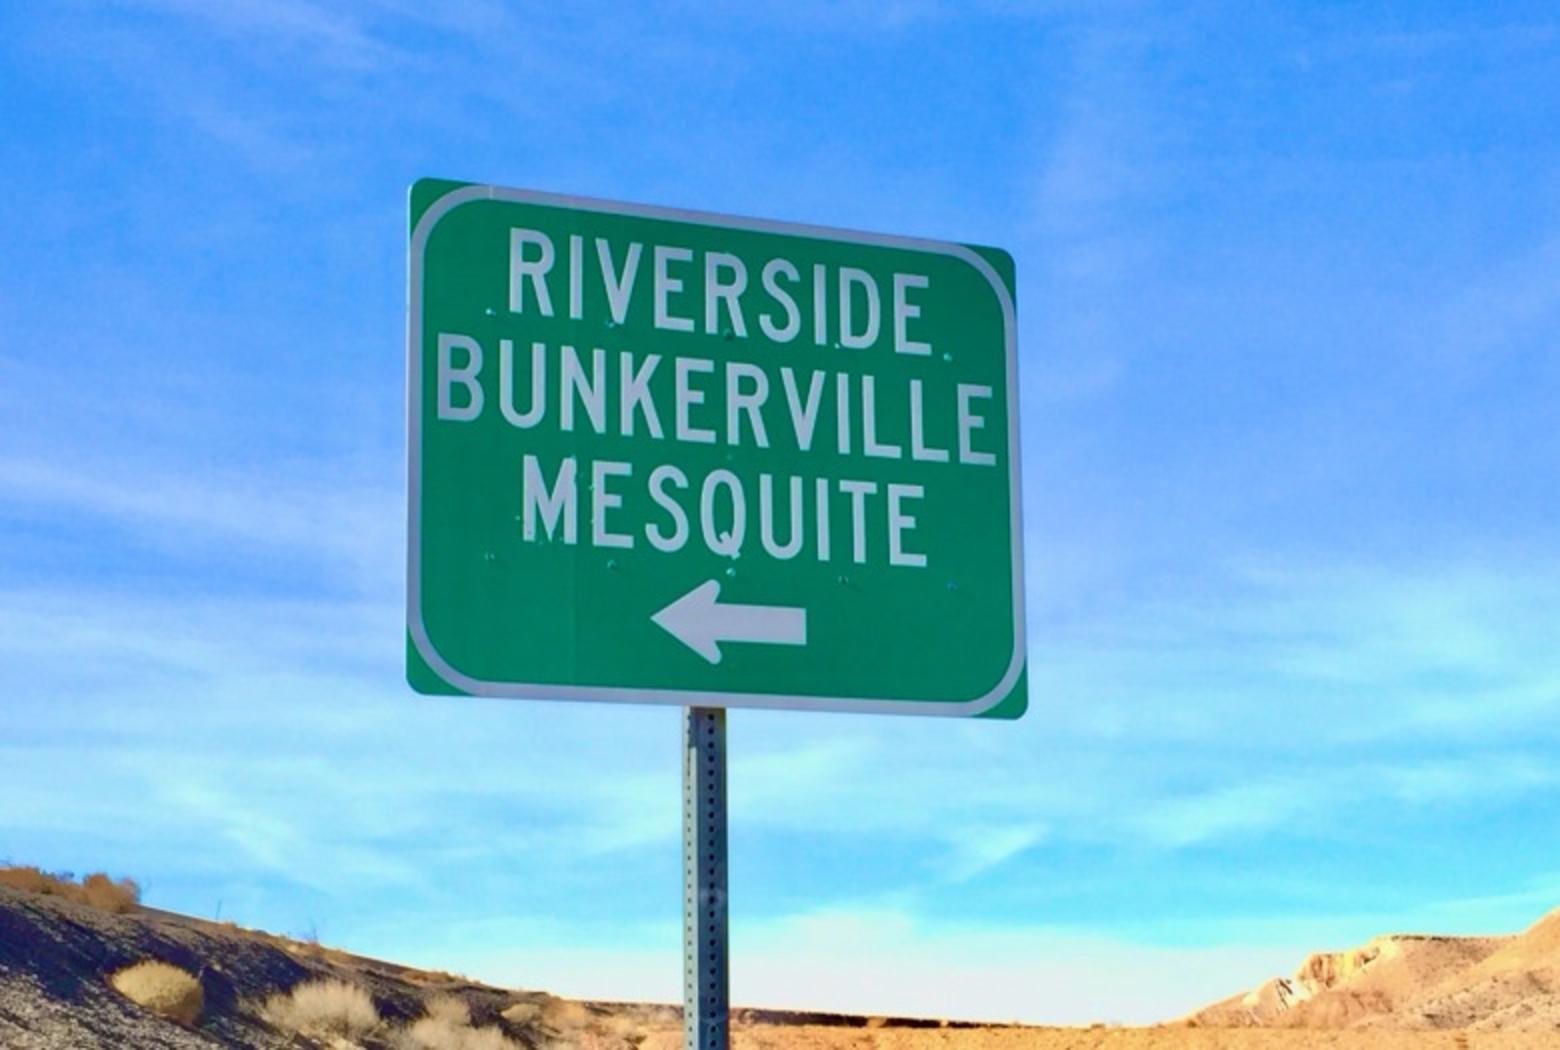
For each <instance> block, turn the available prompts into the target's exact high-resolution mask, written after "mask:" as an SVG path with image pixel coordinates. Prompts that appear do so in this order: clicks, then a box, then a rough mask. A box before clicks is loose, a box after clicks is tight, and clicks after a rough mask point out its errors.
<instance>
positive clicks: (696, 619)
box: [650, 580, 807, 664]
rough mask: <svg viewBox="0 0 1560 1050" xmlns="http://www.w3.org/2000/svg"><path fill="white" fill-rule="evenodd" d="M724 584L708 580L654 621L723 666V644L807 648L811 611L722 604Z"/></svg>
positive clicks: (679, 599)
mask: <svg viewBox="0 0 1560 1050" xmlns="http://www.w3.org/2000/svg"><path fill="white" fill-rule="evenodd" d="M719 598H720V582H719V581H717V580H706V581H705V582H704V583H701V584H699V585H698V586H697V587H695V588H694V589H693V590H691V591H689V592H688V593H687V594H685V595H683V596H682V597H681V598H678V599H677V600H676V601H674V602H672V603H671V604H670V605H668V606H667V607H666V608H664V609H662V610H661V611H660V612H658V613H655V614H654V615H652V616H651V617H650V619H651V620H652V621H653V622H654V623H655V624H656V626H658V627H660V628H661V629H663V630H665V631H666V632H667V633H668V634H670V635H671V636H672V637H673V638H676V639H677V640H678V641H679V642H682V643H683V644H684V645H686V646H687V647H688V648H690V649H692V650H693V651H694V652H696V653H698V654H699V655H700V656H702V657H704V658H705V659H706V660H708V661H709V662H710V663H712V664H718V663H720V656H721V653H720V643H721V642H757V643H761V644H767V645H806V644H807V610H806V609H798V608H794V607H791V606H785V605H733V604H729V603H728V604H725V605H722V604H721V603H720V601H719Z"/></svg>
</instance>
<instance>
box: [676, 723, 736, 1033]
mask: <svg viewBox="0 0 1560 1050" xmlns="http://www.w3.org/2000/svg"><path fill="white" fill-rule="evenodd" d="M726 952H727V937H726V711H725V709H724V708H719V707H689V708H684V710H683V1045H684V1046H685V1047H686V1048H687V1050H727V1048H728V1046H729V1045H730V1044H729V1040H730V1032H729V1027H728V1016H729V1012H730V1001H729V997H728V990H729V980H728V972H729V971H728V970H727V964H726Z"/></svg>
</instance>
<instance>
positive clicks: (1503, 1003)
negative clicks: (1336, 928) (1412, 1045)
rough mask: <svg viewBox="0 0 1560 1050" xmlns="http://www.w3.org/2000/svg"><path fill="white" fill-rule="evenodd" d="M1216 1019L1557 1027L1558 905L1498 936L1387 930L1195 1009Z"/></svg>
mask: <svg viewBox="0 0 1560 1050" xmlns="http://www.w3.org/2000/svg"><path fill="white" fill-rule="evenodd" d="M1189 1020H1190V1021H1191V1022H1193V1023H1195V1024H1198V1025H1204V1026H1216V1027H1266V1028H1275V1027H1276V1028H1311V1029H1338V1028H1375V1029H1380V1028H1399V1029H1419V1030H1424V1029H1469V1030H1492V1029H1500V1030H1515V1031H1523V1032H1540V1031H1543V1032H1550V1033H1553V1032H1556V1031H1557V1030H1560V911H1556V912H1553V913H1551V914H1549V915H1547V916H1545V917H1544V918H1543V919H1541V920H1540V921H1539V922H1538V923H1536V924H1535V925H1534V926H1533V927H1532V928H1531V929H1529V930H1527V931H1526V932H1524V933H1520V934H1514V935H1511V936H1505V937H1437V936H1427V935H1420V934H1397V935H1390V936H1385V937H1377V938H1375V939H1374V940H1372V941H1370V942H1369V943H1368V944H1366V945H1364V946H1363V947H1360V948H1354V949H1352V950H1349V951H1344V952H1327V953H1321V954H1317V955H1312V956H1311V957H1310V958H1308V959H1306V960H1305V962H1304V963H1302V964H1301V966H1300V968H1299V970H1297V971H1296V972H1295V974H1294V976H1293V977H1276V978H1274V979H1273V980H1271V981H1268V982H1266V983H1265V984H1262V985H1260V986H1259V987H1257V988H1255V989H1253V990H1251V991H1250V992H1246V993H1243V994H1241V995H1236V996H1232V997H1231V998H1229V999H1225V1000H1224V1001H1222V1002H1218V1003H1214V1004H1213V1005H1212V1006H1208V1007H1205V1008H1203V1009H1202V1010H1199V1011H1197V1012H1196V1013H1194V1014H1192V1015H1191V1017H1190V1018H1189Z"/></svg>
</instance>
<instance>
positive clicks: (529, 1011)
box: [503, 1002, 542, 1025]
mask: <svg viewBox="0 0 1560 1050" xmlns="http://www.w3.org/2000/svg"><path fill="white" fill-rule="evenodd" d="M503 1017H504V1020H506V1021H508V1022H510V1023H511V1024H518V1025H532V1024H535V1023H537V1022H538V1021H540V1020H541V1019H542V1004H541V1003H534V1002H533V1003H515V1004H514V1005H513V1006H508V1007H505V1008H504V1014H503Z"/></svg>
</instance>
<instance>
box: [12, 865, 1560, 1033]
mask: <svg viewBox="0 0 1560 1050" xmlns="http://www.w3.org/2000/svg"><path fill="white" fill-rule="evenodd" d="M116 908H117V910H104V908H103V907H100V906H93V905H92V904H90V903H87V902H86V901H85V900H82V899H72V898H70V897H66V896H59V895H53V896H46V895H41V894H39V893H36V892H29V891H26V890H19V889H16V888H13V887H10V886H6V885H0V1048H3V1050H45V1048H47V1050H56V1048H72V1050H75V1048H83V1050H90V1048H102V1050H110V1048H112V1050H121V1048H141V1047H147V1048H159V1050H196V1048H214V1047H241V1048H256V1050H282V1048H288V1050H324V1048H329V1050H630V1048H641V1050H676V1048H677V1047H679V1046H681V1045H682V1033H681V1018H680V1011H679V1010H678V1009H677V1008H675V1007H672V1006H666V1005H655V1004H624V1003H593V1002H576V1001H571V1000H565V999H559V998H556V997H554V996H550V995H547V994H546V993H543V992H536V991H513V990H508V989H502V988H494V987H490V986H488V985H483V984H479V983H476V982H473V981H469V980H466V979H464V978H461V977H458V976H455V975H453V974H447V973H431V972H427V971H422V970H416V969H412V968H408V967H404V966H398V965H395V964H393V963H388V962H383V961H380V960H375V959H368V958H364V957H361V956H356V955H351V954H349V953H346V952H342V951H338V950H335V949H331V948H324V947H321V946H320V945H318V944H312V943H307V942H300V941H296V940H291V939H289V938H285V937H277V936H274V935H272V934H268V933H263V932H261V931H256V930H246V929H242V928H240V927H237V926H234V925H232V924H229V923H214V922H207V921H205V920H201V919H195V918H191V917H188V916H182V915H174V914H171V913H168V912H160V911H156V910H153V909H146V908H140V907H138V906H136V905H134V904H133V903H122V904H119V905H116ZM1557 942H1560V916H1554V917H1551V918H1550V919H1548V920H1546V921H1545V922H1544V923H1540V924H1539V925H1538V926H1535V927H1534V928H1533V929H1532V930H1530V931H1528V933H1527V934H1524V935H1522V936H1519V937H1511V938H1483V939H1477V938H1434V937H1420V938H1405V937H1397V938H1381V939H1378V940H1377V941H1373V942H1371V944H1370V945H1367V946H1366V947H1365V948H1362V949H1358V950H1356V951H1354V952H1345V953H1337V954H1336V955H1318V956H1313V957H1312V958H1311V959H1309V960H1307V962H1306V964H1305V966H1304V967H1302V970H1301V973H1300V974H1298V975H1297V976H1296V977H1295V978H1294V979H1291V980H1289V981H1288V982H1287V987H1288V988H1289V989H1290V990H1289V991H1288V992H1282V993H1281V990H1280V987H1279V985H1280V984H1282V983H1283V982H1270V985H1267V986H1264V989H1259V992H1261V993H1262V995H1265V996H1267V999H1268V1000H1272V1002H1270V1003H1269V1005H1267V1006H1264V1007H1262V1008H1261V1009H1254V1008H1253V1007H1252V1006H1250V1005H1240V1004H1242V1003H1243V1002H1244V1000H1243V999H1237V1000H1231V1001H1230V1002H1228V1003H1224V1004H1219V1005H1218V1006H1215V1007H1210V1008H1209V1009H1208V1010H1205V1011H1202V1012H1200V1013H1199V1015H1197V1017H1196V1018H1195V1019H1188V1020H1185V1021H1182V1022H1176V1023H1173V1024H1167V1025H1162V1026H1154V1027H1147V1028H1109V1027H1104V1026H1098V1025H1096V1026H1092V1027H1089V1028H1040V1027H1023V1026H1017V1025H982V1024H971V1023H960V1022H949V1021H926V1020H915V1019H905V1018H884V1017H863V1016H849V1015H830V1014H804V1013H795V1012H783V1011H768V1010H752V1009H742V1010H737V1011H734V1012H733V1030H734V1038H733V1046H734V1048H735V1050H919V1048H929V1047H938V1048H944V1050H1538V1048H1545V1050H1560V1030H1557V1029H1556V1028H1555V1021H1554V1017H1555V1013H1554V1009H1555V1002H1556V999H1555V989H1556V987H1557V985H1556V973H1555V960H1556V957H1557V956H1556V948H1557ZM148 962H155V963H158V964H165V965H160V966H158V967H154V968H153V969H154V970H157V971H160V972H161V973H163V974H173V975H176V976H178V977H180V978H182V980H183V981H184V982H185V983H184V984H183V985H182V986H178V987H176V988H175V990H174V991H175V992H176V993H177V994H162V996H161V998H159V994H158V993H159V992H162V993H167V991H168V990H167V989H166V988H163V989H160V990H159V989H158V988H156V987H153V988H152V989H151V993H152V994H143V993H145V992H146V991H147V989H145V988H141V989H140V990H137V986H136V985H135V984H134V982H124V981H122V980H119V978H122V977H123V976H124V973H125V971H126V968H128V967H136V964H143V963H148ZM1394 975H1396V976H1394ZM1453 978H1455V980H1454V979H1453ZM1307 982H1309V983H1307ZM1419 982H1426V983H1427V984H1428V987H1429V991H1427V992H1424V993H1423V994H1419V993H1416V992H1414V991H1413V989H1414V987H1416V986H1417V985H1418V984H1419ZM116 983H117V984H118V988H116ZM1313 985H1314V986H1315V987H1316V988H1317V989H1320V990H1319V991H1308V992H1307V995H1308V997H1307V998H1306V999H1305V1001H1304V1002H1303V1003H1301V1004H1300V1005H1298V1006H1296V1005H1293V999H1294V990H1295V989H1310V988H1311V986H1313ZM1254 994H1255V993H1254ZM1285 996H1288V997H1289V999H1290V1000H1291V1002H1290V1005H1288V1006H1284V1005H1283V1004H1280V1003H1278V1002H1277V1001H1278V1000H1279V999H1283V998H1284V997H1285ZM1258 998H1261V996H1260V995H1259V996H1258ZM1332 1002H1337V1003H1343V1004H1345V1005H1342V1006H1324V1004H1327V1003H1332ZM138 1003H139V1004H140V1005H138ZM1394 1009H1395V1010H1397V1011H1398V1012H1397V1013H1396V1014H1394V1013H1393V1012H1392V1010H1394ZM190 1010H193V1011H194V1012H193V1013H191V1012H189V1011H190ZM191 1018H193V1019H191ZM1394 1018H1399V1019H1401V1024H1403V1025H1407V1026H1408V1028H1403V1027H1397V1025H1398V1024H1399V1020H1394ZM1546 1018H1547V1019H1548V1020H1545V1019H1546ZM1300 1021H1303V1022H1304V1023H1305V1024H1307V1025H1316V1026H1318V1027H1309V1028H1307V1027H1294V1026H1290V1027H1273V1025H1275V1024H1278V1023H1287V1022H1300ZM1361 1023H1376V1024H1383V1025H1389V1026H1390V1027H1376V1028H1372V1029H1369V1030H1359V1029H1358V1028H1357V1027H1354V1028H1345V1027H1338V1026H1340V1025H1351V1026H1357V1025H1359V1024H1361ZM1455 1024H1467V1025H1468V1026H1469V1027H1470V1028H1471V1029H1474V1030H1471V1031H1470V1030H1451V1028H1450V1026H1451V1025H1455ZM1216 1025H1228V1026H1233V1027H1216ZM1325 1026H1331V1027H1325ZM1502 1029H1516V1030H1514V1031H1513V1030H1502ZM1546 1029H1547V1030H1546Z"/></svg>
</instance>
